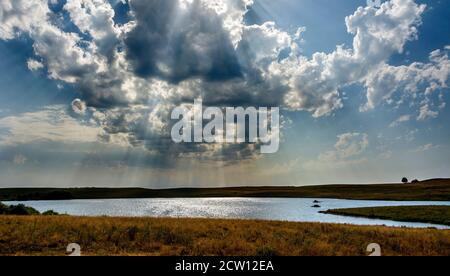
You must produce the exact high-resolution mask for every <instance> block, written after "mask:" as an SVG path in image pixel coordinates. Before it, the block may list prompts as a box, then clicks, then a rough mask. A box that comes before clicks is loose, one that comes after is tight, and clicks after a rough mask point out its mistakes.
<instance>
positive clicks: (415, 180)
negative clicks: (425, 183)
mask: <svg viewBox="0 0 450 276" xmlns="http://www.w3.org/2000/svg"><path fill="white" fill-rule="evenodd" d="M419 182H420V181H419V180H417V179H414V180H413V181H411V183H413V184H417V183H419Z"/></svg>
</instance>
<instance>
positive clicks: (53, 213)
mask: <svg viewBox="0 0 450 276" xmlns="http://www.w3.org/2000/svg"><path fill="white" fill-rule="evenodd" d="M42 215H44V216H57V215H59V214H58V213H57V212H55V211H53V210H48V211H45V212H44V213H42Z"/></svg>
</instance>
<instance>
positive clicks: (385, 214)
mask: <svg viewBox="0 0 450 276" xmlns="http://www.w3.org/2000/svg"><path fill="white" fill-rule="evenodd" d="M323 213H326V214H334V215H341V216H353V217H366V218H378V219H387V220H396V221H408V222H425V223H435V224H442V225H450V206H392V207H368V208H348V209H333V210H328V211H325V212H323Z"/></svg>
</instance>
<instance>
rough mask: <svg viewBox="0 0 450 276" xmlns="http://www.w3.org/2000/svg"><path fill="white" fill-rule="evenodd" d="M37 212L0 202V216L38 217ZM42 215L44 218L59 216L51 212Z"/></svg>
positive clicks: (26, 207) (32, 209) (22, 205)
mask: <svg viewBox="0 0 450 276" xmlns="http://www.w3.org/2000/svg"><path fill="white" fill-rule="evenodd" d="M40 214H41V213H39V211H38V210H36V209H34V208H32V207H28V206H25V205H24V204H19V205H10V206H8V205H5V204H3V203H1V202H0V215H16V216H31V215H40ZM42 215H45V216H56V215H59V214H58V213H57V212H55V211H53V210H48V211H46V212H44V213H42Z"/></svg>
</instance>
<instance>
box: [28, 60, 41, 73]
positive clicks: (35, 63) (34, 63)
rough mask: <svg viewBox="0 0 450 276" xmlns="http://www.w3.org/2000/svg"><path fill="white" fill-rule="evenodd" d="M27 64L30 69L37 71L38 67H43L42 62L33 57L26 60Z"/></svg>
mask: <svg viewBox="0 0 450 276" xmlns="http://www.w3.org/2000/svg"><path fill="white" fill-rule="evenodd" d="M27 66H28V69H29V70H30V71H37V70H39V69H42V68H44V64H42V63H41V62H40V61H37V60H34V59H29V60H28V61H27Z"/></svg>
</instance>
